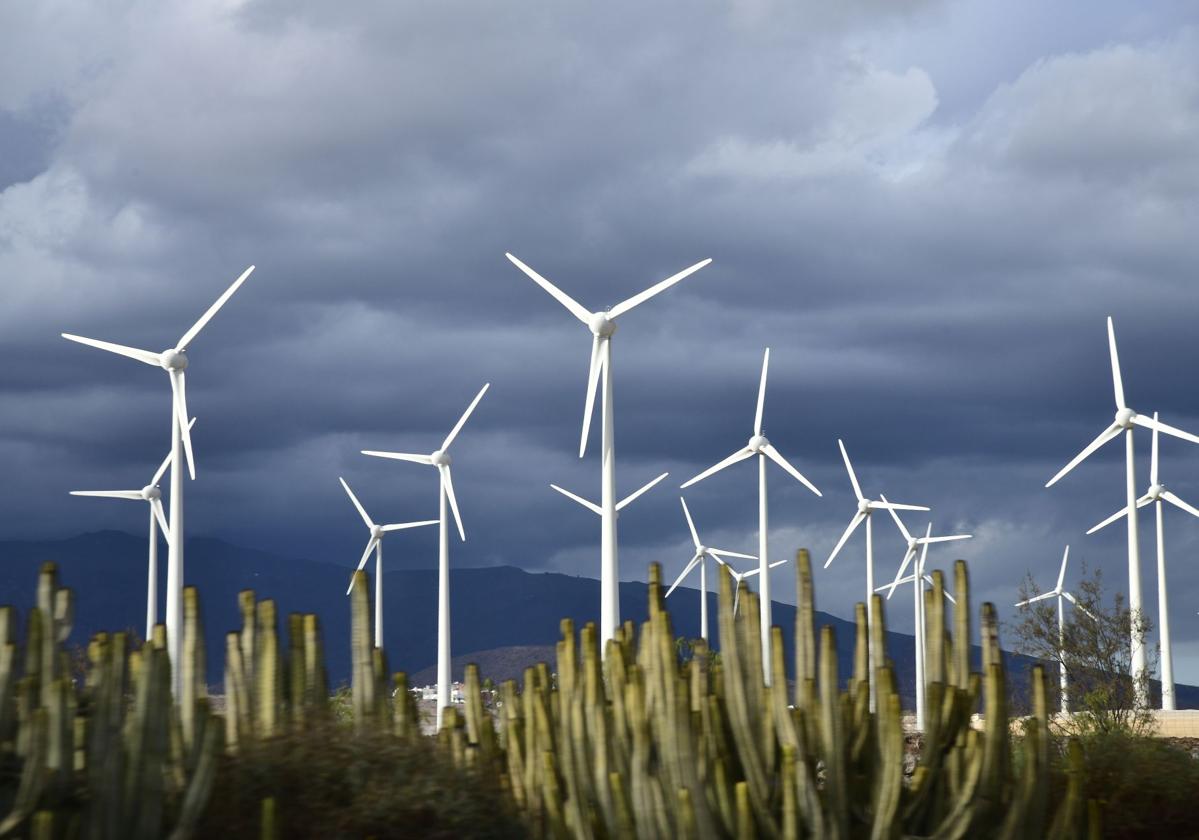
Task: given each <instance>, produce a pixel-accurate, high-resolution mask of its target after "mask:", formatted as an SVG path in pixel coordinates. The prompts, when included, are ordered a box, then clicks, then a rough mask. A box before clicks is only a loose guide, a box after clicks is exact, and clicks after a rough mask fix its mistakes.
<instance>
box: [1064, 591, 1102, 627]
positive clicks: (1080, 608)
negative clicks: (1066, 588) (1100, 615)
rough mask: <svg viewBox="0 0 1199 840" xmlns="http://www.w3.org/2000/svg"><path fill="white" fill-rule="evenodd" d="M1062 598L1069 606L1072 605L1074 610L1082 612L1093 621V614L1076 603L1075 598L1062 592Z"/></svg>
mask: <svg viewBox="0 0 1199 840" xmlns="http://www.w3.org/2000/svg"><path fill="white" fill-rule="evenodd" d="M1062 597H1063V598H1065V599H1066V600H1067V601H1069V602H1070V603H1071V604H1073V605H1074V608H1075V609H1078V610H1082V612H1083V613H1085V614H1086V615H1087V616H1088V617H1089V618H1090V619H1091V620H1092V621H1094V620H1095V613H1093V612H1091V611H1090V610H1088V609H1087V608H1086V607H1084V606H1083V605H1082V604H1080V603H1078V599H1077V598H1075V597H1074V596H1073V595H1071V594H1070V593H1069V592H1063V593H1062Z"/></svg>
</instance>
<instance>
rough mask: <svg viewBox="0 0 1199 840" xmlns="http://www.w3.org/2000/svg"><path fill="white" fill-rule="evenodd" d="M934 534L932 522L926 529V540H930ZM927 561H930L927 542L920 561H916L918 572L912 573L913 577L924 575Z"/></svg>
mask: <svg viewBox="0 0 1199 840" xmlns="http://www.w3.org/2000/svg"><path fill="white" fill-rule="evenodd" d="M932 532H933V523H931V522H930V523H928V527H927V528H925V529H924V537H925V539H926V540H927V539H928V537H929V536H931V535H932ZM927 559H928V542H927V541H926V542H925V543H924V545H923V546H921V547H920V559H919V560H917V561H916V571H914V572H912V574H913V576H914V575H922V574H924V561H925V560H927Z"/></svg>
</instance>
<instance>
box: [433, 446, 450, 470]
mask: <svg viewBox="0 0 1199 840" xmlns="http://www.w3.org/2000/svg"><path fill="white" fill-rule="evenodd" d="M429 458H430V459H432V461H433V466H435V467H448V466H449V465H450V453H448V452H444V451H442V450H440V449H438V450H437V451H436V452H434V453H433V454H432V455H430V456H429Z"/></svg>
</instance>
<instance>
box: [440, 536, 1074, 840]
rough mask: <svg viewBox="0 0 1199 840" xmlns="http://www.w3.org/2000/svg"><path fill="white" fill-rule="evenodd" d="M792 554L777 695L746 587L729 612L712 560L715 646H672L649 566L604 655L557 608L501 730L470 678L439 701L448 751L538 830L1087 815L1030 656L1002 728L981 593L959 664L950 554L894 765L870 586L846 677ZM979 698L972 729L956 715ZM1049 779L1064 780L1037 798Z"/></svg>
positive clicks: (790, 830)
mask: <svg viewBox="0 0 1199 840" xmlns="http://www.w3.org/2000/svg"><path fill="white" fill-rule="evenodd" d="M798 569H799V573H798V581H799V586H798V590H799V591H798V605H799V609H798V610H797V619H796V627H795V657H796V661H795V676H796V680H795V687H794V692H793V693H791V696H788V695H789V691H788V688H787V680H786V673H785V669H784V653H783V645H782V633H781V630H780V629H779V628H777V627H776V628H773V633H774V644H773V645H772V649H773V661H771V662H763V661H762V659H761V652H760V651H761V646H760V644H759V643H758V640H759V628H758V624H757V621H758V619H757V616H758V610H757V609H755V607H754V600H755V598H756V596H754V595H753V594H752V593H750V592H748V591H743V592H741V594H740V600H741V601H742V603H743V605H744V609H742V610H740V611H739V613H738V614H737V615H736V616H734V613H733V609H732V604H733V590H732V580H731V577H730V575H729V574H728V573H727V572H722V574H721V579H720V613H719V620H720V624H719V626H720V640H721V650H720V654H721V655H720V657H719V658H718V659H717V658H715V657H711V656H709V655H708V652H707V651H706V650H705V649H703V648H702V647H701V648H700V649H699V650H698V651H697V652H696V655H695V656H693V657H692V658H691V659H690V661H688V662H687V663H685V664H680V663H679V661H678V656H677V654H676V649H675V637H674V634H673V631H672V629H671V624H670V617H669V615H668V614H667V613H666V611H665V610H664V609H663V607H662V593H661V586H660V573H659V570H658V568H657V567H656V566H655V567H651V573H650V584H649V618H648V620H647V621H646V622H645V624H644V625H643V626H642V627H641V628H640V633H639V634H637V633H636V630H635V628H634V627H633V626H632V624H631V623H626V624H625V626H624V627H623V628H622V630H621V632H620V633H619V634H618V636H617V638H616V639H614V640H613V641H612V642H611V643H609V646H608V649H607V651H606V655H605V656H603V657H601V655H600V649H599V646H598V643H597V635H596V630H595V627H594V626H593V625H590V624H589V625H587V626H586V627H584V628H583V629H582V631H581V632H580V633H579V634H578V636H577V637H576V634H575V630H574V627H573V625H572V623H571V622H570V621H569V620H567V621H563V622H562V640H561V641H560V642H559V643H558V650H557V672H556V675H555V676H556V679H555V677H554V676H551V674H550V672H549V669H548V668H547V667H546V666H545V665H542V666H539V667H537V668H530V669H528V670H527V671H526V672H525V675H524V686H523V690H520V691H518V690H517V686H516V684H515V682H514V681H509V682H507V683H505V684H504V685H503V686H502V689H501V697H502V702H501V705H500V709H499V714H498V727H496V729H498V731H496V730H493V727H492V725H491V722H490V719H489V718H486V717H485V718H482V719H481V718H480V716H479V713H478V709H477V699H476V698H477V696H478V689H477V682H473V683H472V684H471V685H468V687H467V691H466V692H465V694H466V696H467V701H466V714H465V715H463V716H459V715H457V714H452V715H448V716H447V717H446V719H445V724H444V728H443V731H442V733H441V738H442V741H443V743H445V744H446V745H447V746H448V748H450V749H451V750H452V751H453V754H454V756H455V760H458V761H464V762H486V763H490V764H491V765H492V766H493V767H494V770H495V772H496V773H500V774H503V776H504V778H505V782H506V784H507V786H508V787H509V789H510V790H511V792H512V796H513V797H514V799H515V800H516V802H517V803H518V805H519V806H520V807H521V808H522V809H523V810H524V812H525V813H526V815H527V817H528V819H529V823H530V827H531V828H532V830H533V831H534V833H536V834H539V835H543V836H552V837H581V838H593V837H665V836H679V837H738V838H741V837H772V838H773V837H781V838H793V837H820V838H857V837H870V838H895V837H908V836H918V837H936V838H964V837H970V838H975V837H988V838H990V837H993V838H1023V837H1055V838H1068V837H1081V836H1086V835H1087V834H1088V833H1089V832H1091V831H1093V830H1094V825H1093V824H1088V821H1089V819H1090V822H1091V823H1093V811H1094V809H1093V808H1089V807H1088V806H1087V803H1086V802H1084V801H1082V799H1081V796H1082V792H1081V791H1082V788H1081V778H1080V777H1081V771H1080V770H1079V767H1080V758H1079V755H1078V753H1077V750H1072V752H1071V767H1072V768H1074V769H1073V771H1072V773H1071V775H1070V778H1069V780H1068V781H1066V782H1065V783H1063V781H1062V780H1061V779H1055V778H1053V771H1052V770H1051V765H1050V756H1049V744H1048V738H1047V735H1048V732H1047V728H1046V727H1047V725H1048V710H1047V706H1046V702H1045V694H1046V692H1045V676H1044V674H1043V673H1042V671H1041V670H1040V669H1039V668H1038V669H1035V670H1034V673H1033V676H1032V684H1033V698H1034V702H1033V705H1034V710H1033V715H1032V716H1031V717H1030V718H1029V719H1028V720H1027V721H1026V722H1025V726H1024V731H1023V736H1022V738H1020V739H1019V740H1018V741H1015V740H1014V739H1013V737H1012V732H1011V727H1010V726H1009V718H1008V710H1007V706H1006V696H1007V686H1006V682H1005V673H1004V667H1003V662H1002V658H1001V655H1000V649H999V644H998V634H997V629H996V627H997V625H996V615H995V610H994V608H993V607H992V606H991V605H990V604H984V605H983V608H982V634H981V635H982V642H983V662H982V671H983V672H982V673H981V674H980V673H972V672H971V670H970V659H969V653H970V617H969V606H968V594H969V593H968V581H967V575H966V566H965V564H964V563H961V562H959V563H958V564H957V565H956V567H955V570H954V572H955V589H956V595H957V598H958V608H957V610H956V612H955V616H954V622H953V629H952V632H949V631H948V629H947V628H946V625H945V614H944V609H943V599H942V590H943V587H944V581H943V579H942V576H941V575H940V574H939V573H938V574H937V575H936V576H935V577H934V580H935V583H934V588H933V590H932V591H931V592H930V593H928V616H929V622H930V625H929V626H930V630H929V636H930V639H931V640H932V642H931V644H930V648H929V657H930V665H929V673H928V691H929V695H928V696H929V706H930V713H929V720H928V722H927V726H926V731H925V733H924V744H923V749H922V751H921V756H920V760H919V763H918V764H917V766H916V768H915V772H914V773H913V774H912V776H911V778H910V779H908V778H906V777H905V774H904V750H905V733H904V730H903V728H902V721H901V714H900V700H899V694H898V691H897V689H896V683H895V673H894V669H893V667H892V666H891V664H890V663H889V662H887V661H886V660H885V658H884V659H883V660H882V661H881V663H880V667H879V668H878V670H877V673H875V674H870V673H869V670H868V658H867V655H866V651H867V641H868V637H867V633H868V632H871V631H868V630H867V627H868V626H870V627H872V632H873V633H874V634H875V636H876V638H875V639H874V643H875V645H876V649H877V650H883V649H884V645H883V639H884V623H883V609H882V602H881V600H880V599H879V598H878V597H877V596H876V597H875V598H874V599H873V603H872V604H871V605H870V609H872V610H873V611H874V616H873V621H872V622H871V623H870V624H868V623H867V621H866V612H865V610H866V607H865V605H862V604H859V605H858V607H857V616H856V617H857V639H856V642H857V644H856V648H855V650H856V655H855V667H854V672H853V674H852V676H850V678H849V679H848V680H847V683H846V687H845V688H843V687H842V682H841V676H840V675H839V674H838V668H837V656H836V644H835V641H836V640H835V638H834V633H833V630H832V628H829V627H825V628H823V629H822V630H821V631H820V634H819V636H818V637H817V635H816V632H815V628H814V626H813V617H814V606H813V595H812V583H811V565H810V559H809V557H808V554H807V552H806V551H801V552H800V553H799V558H798ZM767 668H769V669H770V674H771V676H772V679H771V680H770V684H769V685H767V684H766V680H765V679H764V676H765V669H767ZM474 680H476V681H477V675H474ZM872 680H873V681H875V684H876V689H877V698H878V700H877V710H876V711H871V709H870V703H869V696H870V683H871V681H872ZM980 702H981V710H982V720H983V721H984V725H983V726H982V728H981V730H979V729H976V728H974V727H973V726H972V714H973V713H974V712H975V710H976V709H978V708H979V704H980ZM463 718H465V720H464V719H463ZM1013 749H1018V750H1019V751H1020V760H1019V761H1013ZM1055 784H1056V785H1058V786H1059V787H1064V795H1063V796H1061V797H1060V798H1059V800H1058V803H1057V807H1056V808H1053V809H1051V808H1050V806H1049V802H1048V796H1049V791H1050V787H1051V785H1055Z"/></svg>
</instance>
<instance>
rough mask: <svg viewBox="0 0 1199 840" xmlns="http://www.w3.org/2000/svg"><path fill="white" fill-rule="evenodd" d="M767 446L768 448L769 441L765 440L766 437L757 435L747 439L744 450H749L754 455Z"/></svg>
mask: <svg viewBox="0 0 1199 840" xmlns="http://www.w3.org/2000/svg"><path fill="white" fill-rule="evenodd" d="M767 446H770V441H769V440H767V439H766V435H762V434H757V435H754V436H753V437H751V438H750V439H749V443H747V444H746V448H747V449H749V450H751V451H752V452H753V453H754V454H755V455H756V454H758V453H760V452H761V451H762V450H763V449H765V448H766V447H767Z"/></svg>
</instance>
